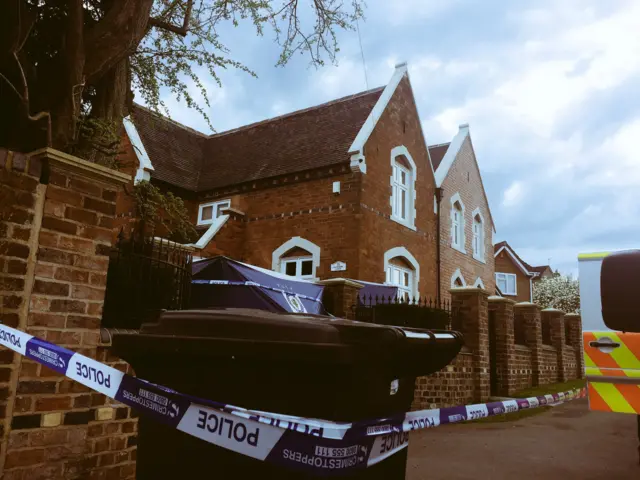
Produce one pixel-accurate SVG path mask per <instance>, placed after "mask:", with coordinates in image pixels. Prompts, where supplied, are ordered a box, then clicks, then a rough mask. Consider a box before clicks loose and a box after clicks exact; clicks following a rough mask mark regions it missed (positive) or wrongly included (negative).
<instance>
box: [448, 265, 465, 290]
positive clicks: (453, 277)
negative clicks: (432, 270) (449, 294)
mask: <svg viewBox="0 0 640 480" xmlns="http://www.w3.org/2000/svg"><path fill="white" fill-rule="evenodd" d="M458 279H460V281H461V282H462V286H463V287H466V286H467V282H465V280H464V277H463V276H462V272H461V271H460V269H459V268H458V269H457V270H456V271H455V272H453V275H451V288H459V287H456V280H458Z"/></svg>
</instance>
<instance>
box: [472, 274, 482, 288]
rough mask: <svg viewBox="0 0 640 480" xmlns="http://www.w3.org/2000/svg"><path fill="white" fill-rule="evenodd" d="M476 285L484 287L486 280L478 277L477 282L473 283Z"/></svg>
mask: <svg viewBox="0 0 640 480" xmlns="http://www.w3.org/2000/svg"><path fill="white" fill-rule="evenodd" d="M473 286H474V287H476V288H482V289H484V282H483V281H482V279H481V278H480V277H478V278H476V282H475V283H474V284H473Z"/></svg>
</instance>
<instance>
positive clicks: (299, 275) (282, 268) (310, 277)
mask: <svg viewBox="0 0 640 480" xmlns="http://www.w3.org/2000/svg"><path fill="white" fill-rule="evenodd" d="M305 261H308V262H311V273H310V274H309V275H302V262H305ZM289 263H295V264H296V274H295V275H293V276H292V275H288V276H289V277H292V278H301V279H303V280H313V278H314V269H313V256H311V255H306V256H301V257H283V258H282V259H281V260H280V273H284V274H285V275H287V264H289Z"/></svg>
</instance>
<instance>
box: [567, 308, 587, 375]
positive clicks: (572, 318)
mask: <svg viewBox="0 0 640 480" xmlns="http://www.w3.org/2000/svg"><path fill="white" fill-rule="evenodd" d="M564 321H565V322H567V323H568V324H569V328H568V329H569V342H568V343H569V345H571V347H572V348H573V351H574V352H575V355H576V365H577V369H578V371H577V376H576V378H584V353H583V350H582V318H581V317H580V315H579V314H577V313H567V314H566V315H565V316H564Z"/></svg>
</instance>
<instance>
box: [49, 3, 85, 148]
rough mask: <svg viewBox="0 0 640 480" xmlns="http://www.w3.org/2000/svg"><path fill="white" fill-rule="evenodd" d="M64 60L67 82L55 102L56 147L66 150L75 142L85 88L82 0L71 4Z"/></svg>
mask: <svg viewBox="0 0 640 480" xmlns="http://www.w3.org/2000/svg"><path fill="white" fill-rule="evenodd" d="M68 5H69V19H68V24H67V30H66V34H65V51H64V60H63V62H62V63H63V65H64V68H63V72H61V73H62V74H63V75H64V77H65V78H64V81H63V82H62V91H61V92H60V94H61V97H60V99H59V101H56V99H52V100H54V101H53V102H52V104H53V105H54V107H53V109H52V112H51V114H52V119H53V146H54V147H55V148H58V149H60V150H65V149H67V148H68V147H69V145H70V144H71V143H72V142H73V141H74V140H75V133H76V123H77V120H78V117H79V115H80V106H81V99H82V90H83V88H84V75H83V72H84V66H85V53H84V41H83V36H84V19H83V16H84V11H83V5H82V0H70V1H69V2H68Z"/></svg>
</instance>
